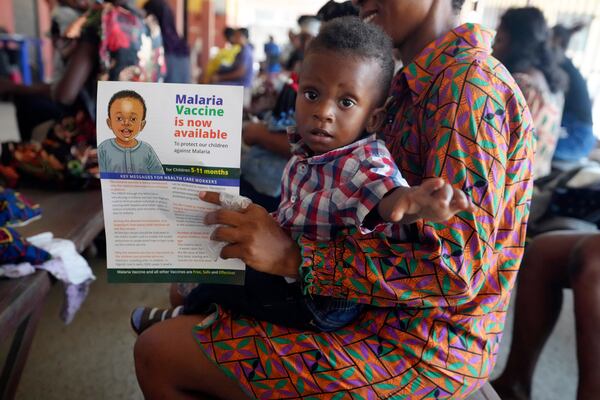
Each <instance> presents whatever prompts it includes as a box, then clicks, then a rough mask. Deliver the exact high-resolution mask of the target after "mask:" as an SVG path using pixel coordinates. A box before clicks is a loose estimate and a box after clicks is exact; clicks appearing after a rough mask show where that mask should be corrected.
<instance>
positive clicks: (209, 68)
mask: <svg viewBox="0 0 600 400" xmlns="http://www.w3.org/2000/svg"><path fill="white" fill-rule="evenodd" d="M234 34H235V29H233V28H231V27H229V26H228V27H226V28H225V29H224V30H223V36H224V37H225V46H224V47H223V48H222V49H220V50H219V52H218V53H217V54H216V55H215V56H214V57H213V58H211V59H210V61H209V62H208V64H207V65H206V67H205V68H204V72H203V74H202V82H201V83H210V82H212V77H213V75H214V74H216V73H217V71H218V70H219V68H221V67H222V66H229V65H231V64H233V62H234V61H235V58H236V56H237V55H238V53H239V52H240V50H241V47H240V46H239V45H237V44H234V43H233V35H234Z"/></svg>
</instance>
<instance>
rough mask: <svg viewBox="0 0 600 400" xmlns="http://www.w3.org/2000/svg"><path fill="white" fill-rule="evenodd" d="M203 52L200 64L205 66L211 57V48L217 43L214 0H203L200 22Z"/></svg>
mask: <svg viewBox="0 0 600 400" xmlns="http://www.w3.org/2000/svg"><path fill="white" fill-rule="evenodd" d="M200 25H201V26H200V35H201V38H202V53H201V55H200V65H201V66H202V67H204V66H205V65H206V64H207V63H208V61H209V59H210V49H211V47H212V46H213V45H214V43H215V5H214V3H213V0H202V19H201V23H200Z"/></svg>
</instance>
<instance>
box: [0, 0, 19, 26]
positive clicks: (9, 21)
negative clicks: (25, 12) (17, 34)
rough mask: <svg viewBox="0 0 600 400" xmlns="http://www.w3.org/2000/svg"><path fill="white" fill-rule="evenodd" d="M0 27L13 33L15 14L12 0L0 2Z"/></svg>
mask: <svg viewBox="0 0 600 400" xmlns="http://www.w3.org/2000/svg"><path fill="white" fill-rule="evenodd" d="M0 10H2V12H0V26H1V27H3V28H5V29H6V30H7V31H8V32H10V33H14V31H15V13H14V11H13V0H0Z"/></svg>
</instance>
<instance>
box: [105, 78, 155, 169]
mask: <svg viewBox="0 0 600 400" xmlns="http://www.w3.org/2000/svg"><path fill="white" fill-rule="evenodd" d="M146 111H147V109H146V102H145V101H144V98H143V97H142V96H140V95H139V94H138V93H137V92H134V91H133V90H122V91H120V92H117V93H115V94H114V95H113V96H112V98H111V99H110V101H109V102H108V118H107V119H106V123H107V124H108V127H109V128H110V130H112V132H113V133H114V135H115V137H114V138H112V139H108V140H105V141H103V142H102V143H100V145H99V146H98V161H99V164H100V172H101V173H102V172H122V173H139V174H161V175H163V174H164V173H165V172H164V169H163V167H162V163H161V162H160V160H159V158H158V156H157V155H156V153H155V152H154V149H153V148H152V146H150V145H149V144H148V143H146V142H142V141H141V140H137V139H136V137H137V136H138V135H139V134H140V132H141V131H142V130H143V129H144V127H145V126H146Z"/></svg>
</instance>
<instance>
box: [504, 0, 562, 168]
mask: <svg viewBox="0 0 600 400" xmlns="http://www.w3.org/2000/svg"><path fill="white" fill-rule="evenodd" d="M494 57H496V58H497V59H498V60H500V61H501V62H502V63H503V64H504V65H506V68H508V70H509V71H510V73H511V74H513V76H514V78H515V80H516V81H517V83H518V84H519V87H520V88H521V91H522V92H523V94H524V95H525V98H526V99H527V104H528V105H529V109H530V110H531V115H532V116H533V123H534V126H535V132H536V138H537V144H536V152H535V161H534V163H533V176H534V177H535V179H538V178H541V177H543V176H546V175H548V174H549V173H550V170H551V165H552V156H553V155H554V150H555V149H556V143H557V142H558V137H559V135H560V130H561V128H560V121H561V117H562V112H563V104H564V90H565V88H566V86H567V83H568V79H567V77H566V75H565V73H564V72H563V71H562V69H561V68H560V66H559V64H558V61H559V59H558V56H557V55H556V54H555V53H554V51H553V50H552V43H551V33H550V29H549V28H548V25H547V24H546V19H545V18H544V14H543V13H542V12H541V11H540V10H539V9H537V8H535V7H525V8H511V9H509V10H508V11H506V13H504V15H503V16H502V18H501V19H500V25H499V26H498V33H497V35H496V40H495V41H494Z"/></svg>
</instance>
